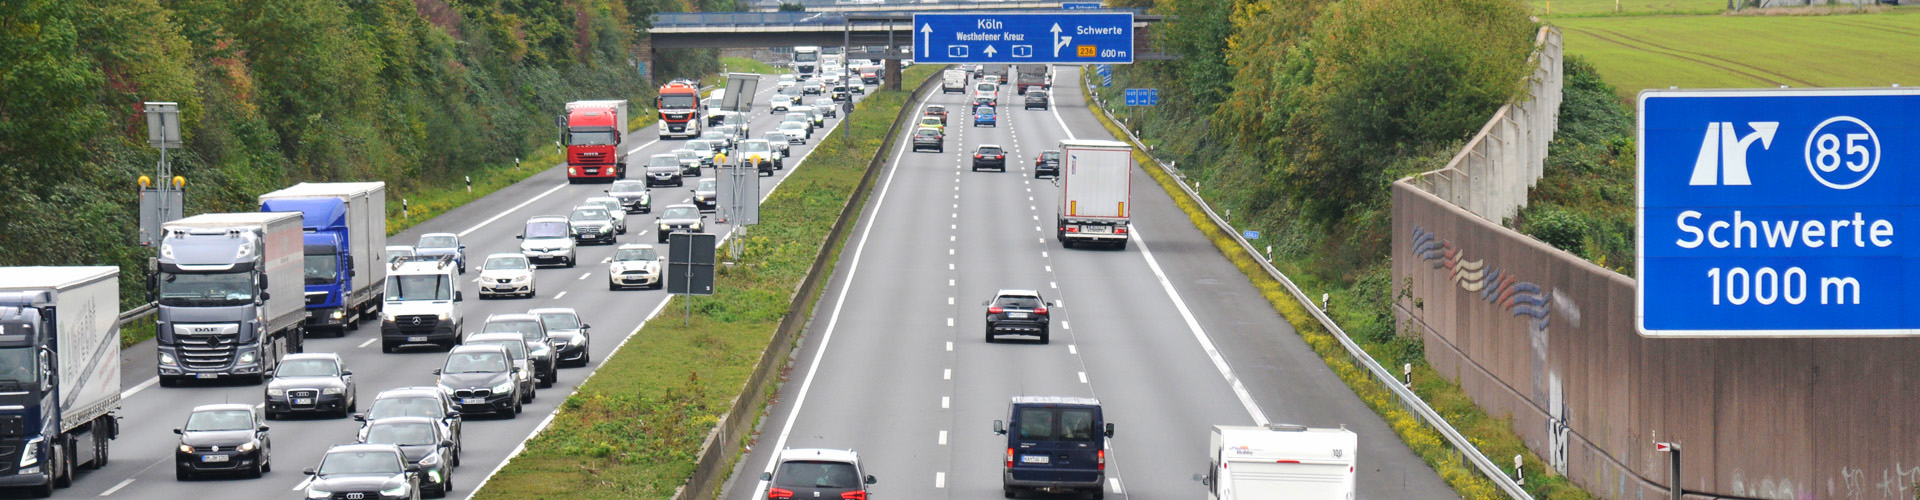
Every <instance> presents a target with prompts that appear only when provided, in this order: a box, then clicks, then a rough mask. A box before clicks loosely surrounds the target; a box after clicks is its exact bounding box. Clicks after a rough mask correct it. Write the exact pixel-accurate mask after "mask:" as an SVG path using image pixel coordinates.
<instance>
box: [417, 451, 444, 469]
mask: <svg viewBox="0 0 1920 500" xmlns="http://www.w3.org/2000/svg"><path fill="white" fill-rule="evenodd" d="M433 465H440V454H439V453H437V452H436V453H428V454H427V456H426V458H422V459H420V466H421V467H423V468H424V467H427V466H433Z"/></svg>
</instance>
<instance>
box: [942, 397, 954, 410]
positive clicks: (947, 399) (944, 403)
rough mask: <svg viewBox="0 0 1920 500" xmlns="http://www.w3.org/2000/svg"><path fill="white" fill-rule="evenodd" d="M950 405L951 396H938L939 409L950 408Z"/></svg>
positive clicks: (951, 402)
mask: <svg viewBox="0 0 1920 500" xmlns="http://www.w3.org/2000/svg"><path fill="white" fill-rule="evenodd" d="M952 407H953V398H951V397H948V396H940V408H941V409H947V408H952Z"/></svg>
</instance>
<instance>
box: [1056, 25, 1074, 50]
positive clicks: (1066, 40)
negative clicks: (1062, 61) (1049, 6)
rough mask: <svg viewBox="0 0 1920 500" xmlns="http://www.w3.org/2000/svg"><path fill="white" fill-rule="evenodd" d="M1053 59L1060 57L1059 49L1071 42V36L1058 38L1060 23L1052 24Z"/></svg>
mask: <svg viewBox="0 0 1920 500" xmlns="http://www.w3.org/2000/svg"><path fill="white" fill-rule="evenodd" d="M1051 31H1053V57H1056V58H1057V57H1060V48H1061V47H1065V46H1067V44H1068V43H1072V42H1073V37H1071V36H1060V23H1053V29H1052V30H1051Z"/></svg>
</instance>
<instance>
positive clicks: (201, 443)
mask: <svg viewBox="0 0 1920 500" xmlns="http://www.w3.org/2000/svg"><path fill="white" fill-rule="evenodd" d="M257 417H258V415H257V414H255V413H254V411H253V405H248V404H217V405H202V406H198V407H194V409H193V413H190V414H188V415H187V426H186V427H184V428H180V429H174V430H173V433H174V434H179V435H180V446H179V448H178V449H176V450H174V452H173V477H174V479H178V480H181V481H185V480H188V479H193V477H194V476H199V475H202V474H233V473H238V474H242V475H245V476H247V477H260V475H261V474H265V473H267V472H270V471H272V470H273V440H271V439H268V438H267V426H266V425H263V424H262V423H261V422H260V419H259V418H257Z"/></svg>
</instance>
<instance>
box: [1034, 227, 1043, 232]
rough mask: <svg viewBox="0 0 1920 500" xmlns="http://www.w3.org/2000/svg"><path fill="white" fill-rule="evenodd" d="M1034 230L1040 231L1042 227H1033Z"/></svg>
mask: <svg viewBox="0 0 1920 500" xmlns="http://www.w3.org/2000/svg"><path fill="white" fill-rule="evenodd" d="M1033 230H1035V231H1040V226H1033ZM1042 232H1044V231H1042Z"/></svg>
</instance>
